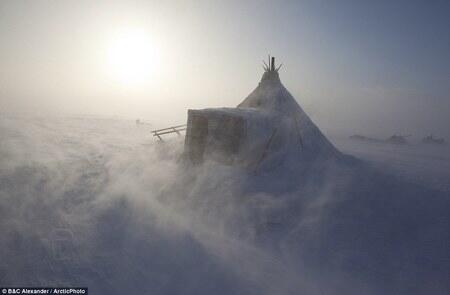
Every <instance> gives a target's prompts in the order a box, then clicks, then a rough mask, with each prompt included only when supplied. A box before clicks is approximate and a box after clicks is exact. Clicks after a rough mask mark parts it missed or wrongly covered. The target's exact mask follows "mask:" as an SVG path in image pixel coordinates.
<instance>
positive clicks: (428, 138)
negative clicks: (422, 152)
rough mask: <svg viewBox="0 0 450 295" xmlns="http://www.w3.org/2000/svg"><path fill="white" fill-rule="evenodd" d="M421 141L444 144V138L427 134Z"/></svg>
mask: <svg viewBox="0 0 450 295" xmlns="http://www.w3.org/2000/svg"><path fill="white" fill-rule="evenodd" d="M422 143H425V144H437V145H443V144H445V139H443V138H435V137H433V135H428V136H426V137H424V138H423V139H422Z"/></svg>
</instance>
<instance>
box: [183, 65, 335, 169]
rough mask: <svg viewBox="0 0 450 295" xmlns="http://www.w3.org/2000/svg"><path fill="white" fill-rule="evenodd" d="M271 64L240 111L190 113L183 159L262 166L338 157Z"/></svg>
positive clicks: (206, 110)
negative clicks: (185, 157) (184, 157)
mask: <svg viewBox="0 0 450 295" xmlns="http://www.w3.org/2000/svg"><path fill="white" fill-rule="evenodd" d="M269 62H270V66H267V65H266V67H265V72H264V74H263V76H262V79H261V82H260V83H259V85H258V87H256V89H255V90H253V92H252V93H250V95H249V96H247V98H245V99H244V101H243V102H241V103H240V104H239V105H238V106H237V108H214V109H202V110H189V111H188V122H187V130H186V139H185V155H186V156H187V158H188V159H189V160H190V161H191V162H194V163H199V162H202V161H203V160H204V159H206V158H207V159H212V160H216V161H219V162H222V163H227V164H238V165H244V166H246V167H260V166H261V165H265V166H266V165H270V166H272V165H274V164H280V162H283V161H286V160H287V161H292V160H294V159H295V161H302V159H312V158H314V159H316V158H318V157H321V158H331V157H337V156H339V155H340V153H339V151H338V150H337V149H336V148H335V147H334V146H333V145H332V144H331V143H330V142H329V141H328V139H327V138H326V137H325V136H324V135H323V134H322V132H321V131H320V130H319V128H318V127H317V126H316V125H315V124H314V123H313V122H312V121H311V119H310V118H309V117H308V115H307V114H306V113H305V112H304V111H303V109H302V108H301V107H300V106H299V104H298V103H297V102H296V100H295V99H294V98H293V97H292V95H291V94H290V93H289V91H288V90H287V89H286V88H285V87H284V86H283V84H282V83H281V81H280V77H279V74H278V69H279V68H276V67H275V59H274V58H273V57H272V59H271V60H270V59H269ZM287 155H289V156H288V157H286V156H287Z"/></svg>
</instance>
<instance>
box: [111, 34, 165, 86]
mask: <svg viewBox="0 0 450 295" xmlns="http://www.w3.org/2000/svg"><path fill="white" fill-rule="evenodd" d="M106 56H107V64H108V72H109V73H110V74H111V76H112V77H113V78H114V79H115V80H117V81H119V82H121V83H124V84H127V85H137V84H142V83H144V82H147V81H148V80H149V79H151V78H152V76H153V75H154V74H155V72H156V68H157V67H158V62H159V56H158V52H157V50H156V47H155V44H152V42H151V40H150V38H149V36H148V35H147V34H146V33H145V32H144V31H143V30H138V29H132V30H124V31H121V32H119V33H117V34H115V36H114V37H113V38H112V40H111V42H110V44H109V46H108V48H107V55H106Z"/></svg>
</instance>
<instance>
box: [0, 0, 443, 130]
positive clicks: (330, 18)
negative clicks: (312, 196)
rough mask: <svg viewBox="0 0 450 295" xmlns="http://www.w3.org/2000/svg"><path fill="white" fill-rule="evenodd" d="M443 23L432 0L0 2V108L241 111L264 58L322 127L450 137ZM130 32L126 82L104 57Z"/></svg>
mask: <svg viewBox="0 0 450 295" xmlns="http://www.w3.org/2000/svg"><path fill="white" fill-rule="evenodd" d="M449 30H450V2H449V1H438V0H435V1H406V0H405V1H356V0H355V1H331V0H330V1H312V0H311V1H236V2H233V1H220V2H219V1H217V2H216V1H212V0H209V1H79V0H78V1H1V2H0V107H1V112H2V113H9V112H18V111H20V112H23V111H27V112H37V113H42V114H47V113H55V112H58V113H62V114H90V115H102V116H120V117H126V118H141V119H148V120H155V121H158V122H164V123H174V124H178V123H183V122H184V121H185V119H186V110H187V109H188V108H204V107H215V106H228V107H232V106H235V105H237V104H238V103H239V102H240V101H241V100H243V99H244V98H245V97H246V96H247V95H248V93H250V92H251V91H252V90H253V89H254V88H255V87H256V86H257V83H258V82H259V79H260V77H261V75H262V67H261V60H262V59H264V58H266V56H267V54H269V53H270V54H272V55H275V56H276V57H277V60H279V61H280V62H283V63H284V66H283V68H282V70H281V72H280V75H281V80H282V82H283V84H284V85H285V86H286V87H287V88H288V89H289V90H290V92H291V93H292V94H293V95H294V97H295V98H296V99H297V101H298V102H299V103H300V104H301V106H302V107H303V108H304V109H305V110H306V111H307V112H308V113H309V114H310V115H311V117H312V118H313V120H315V121H316V122H317V123H318V125H319V126H320V127H321V128H322V129H324V130H325V131H326V132H327V131H330V132H331V131H339V132H342V133H345V134H352V133H367V134H369V135H377V136H378V135H379V136H383V135H386V136H387V135H389V134H390V133H395V132H399V133H412V134H414V135H416V136H419V137H421V136H423V135H425V134H426V133H434V134H436V135H441V136H450V130H449V129H450V128H449V126H450V33H449ZM132 31H139V32H144V34H145V36H146V38H147V40H149V42H150V44H151V46H150V47H151V48H150V49H149V50H148V51H149V55H151V56H154V58H151V59H150V60H151V63H150V64H146V67H148V68H149V69H150V70H149V73H151V74H149V73H147V74H148V75H146V76H145V78H146V79H145V81H144V82H145V83H142V82H141V83H136V84H133V85H129V84H127V83H124V81H123V80H122V81H121V80H120V79H117V77H114V71H115V70H116V71H117V69H113V68H111V65H110V63H108V52H109V51H110V50H111V46H112V45H111V44H115V43H114V42H115V41H114V40H116V39H120V38H121V37H120V36H121V34H122V33H121V32H132ZM146 50H147V49H146ZM118 62H120V60H119V61H118ZM119 69H120V68H119ZM161 124H162V123H161Z"/></svg>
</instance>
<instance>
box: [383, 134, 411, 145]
mask: <svg viewBox="0 0 450 295" xmlns="http://www.w3.org/2000/svg"><path fill="white" fill-rule="evenodd" d="M409 136H411V134H409V135H398V134H394V135H392V136H391V137H389V138H388V139H386V142H387V143H392V144H407V143H408V141H407V140H406V138H407V137H409Z"/></svg>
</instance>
